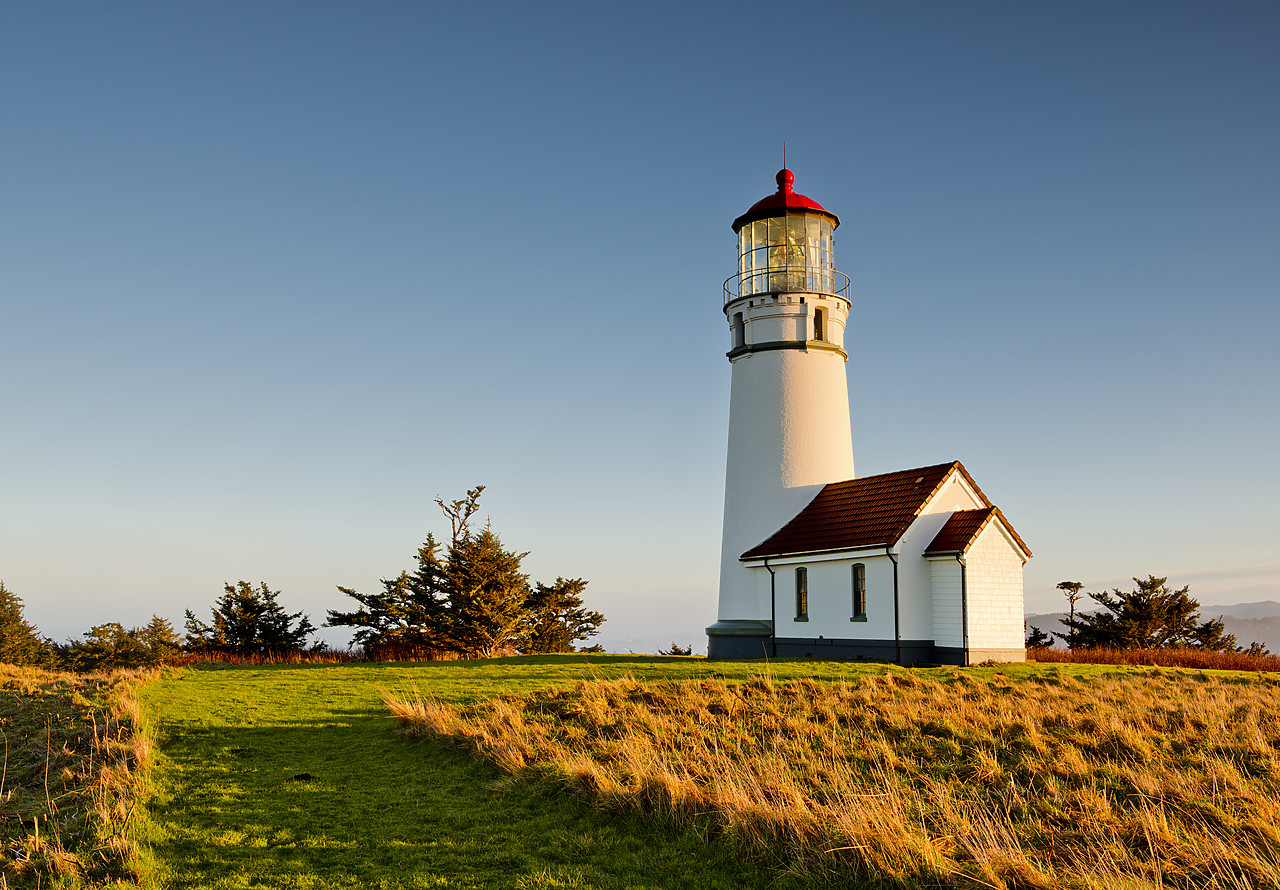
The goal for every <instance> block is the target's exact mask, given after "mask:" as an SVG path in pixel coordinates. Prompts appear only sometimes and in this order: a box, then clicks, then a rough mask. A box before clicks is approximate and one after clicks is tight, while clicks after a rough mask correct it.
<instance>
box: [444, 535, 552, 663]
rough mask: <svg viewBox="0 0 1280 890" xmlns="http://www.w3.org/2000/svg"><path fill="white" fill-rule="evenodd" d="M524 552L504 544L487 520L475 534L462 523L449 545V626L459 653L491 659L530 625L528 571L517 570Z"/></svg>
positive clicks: (522, 633)
mask: <svg viewBox="0 0 1280 890" xmlns="http://www.w3.org/2000/svg"><path fill="white" fill-rule="evenodd" d="M527 555H528V554H526V553H515V552H512V551H510V550H507V549H505V548H504V547H503V546H502V541H500V540H499V539H498V536H497V534H495V533H494V531H493V529H492V528H491V527H490V526H488V525H486V526H485V527H484V528H483V529H482V530H481V531H480V532H479V533H472V532H471V531H469V530H466V529H465V528H464V531H463V534H462V536H461V537H460V538H458V539H457V540H455V541H454V543H453V544H452V546H450V548H449V561H448V563H447V565H446V566H445V584H446V589H447V590H448V592H449V610H448V621H447V628H448V634H449V637H450V640H451V642H452V643H453V645H454V647H455V648H456V649H457V650H458V651H459V652H460V653H462V654H463V655H466V656H469V657H471V658H492V657H494V656H495V655H499V654H501V653H502V652H503V650H504V649H506V648H508V647H511V646H512V645H513V644H514V643H515V642H516V641H517V640H519V639H520V638H521V637H523V636H525V635H527V634H528V633H529V631H530V630H531V629H532V626H533V613H532V610H531V609H530V608H529V602H528V600H529V576H528V575H526V574H523V573H522V572H521V571H520V563H521V561H522V560H523V559H524V558H525V557H526V556H527Z"/></svg>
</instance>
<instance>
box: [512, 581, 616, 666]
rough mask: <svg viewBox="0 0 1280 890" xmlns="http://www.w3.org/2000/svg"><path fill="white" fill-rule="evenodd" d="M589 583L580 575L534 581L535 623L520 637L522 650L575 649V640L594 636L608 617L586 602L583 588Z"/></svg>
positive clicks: (530, 602) (531, 598)
mask: <svg viewBox="0 0 1280 890" xmlns="http://www.w3.org/2000/svg"><path fill="white" fill-rule="evenodd" d="M586 586H587V582H586V581H584V580H582V579H581V578H573V579H569V578H557V579H556V583H554V584H535V585H534V587H533V590H532V591H531V592H530V594H529V598H528V605H529V608H530V610H531V611H532V612H533V626H532V627H531V629H530V630H529V633H528V634H527V635H526V636H525V638H524V639H523V640H522V641H521V643H520V651H521V652H523V653H526V654H529V655H535V654H541V653H547V652H572V651H573V644H574V643H575V642H576V641H578V640H585V639H586V638H587V637H590V636H594V635H595V633H596V631H598V630H599V629H600V625H602V624H604V621H605V618H604V616H603V615H601V614H600V613H599V612H591V611H588V610H587V609H586V608H585V607H584V606H583V604H582V591H583V589H585V588H586Z"/></svg>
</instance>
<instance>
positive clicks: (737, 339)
mask: <svg viewBox="0 0 1280 890" xmlns="http://www.w3.org/2000/svg"><path fill="white" fill-rule="evenodd" d="M746 345H747V325H746V323H745V322H744V321H743V320H742V313H741V312H735V313H733V348H734V349H738V348H739V347H742V346H746Z"/></svg>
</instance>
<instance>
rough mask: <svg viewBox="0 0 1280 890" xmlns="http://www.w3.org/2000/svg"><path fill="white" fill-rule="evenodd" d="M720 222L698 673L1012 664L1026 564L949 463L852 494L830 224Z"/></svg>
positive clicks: (786, 174) (838, 283)
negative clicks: (704, 646) (709, 543)
mask: <svg viewBox="0 0 1280 890" xmlns="http://www.w3.org/2000/svg"><path fill="white" fill-rule="evenodd" d="M777 179H778V191H777V193H776V194H774V195H771V196H769V197H767V198H765V199H764V200H762V201H759V202H757V203H756V204H755V205H754V206H752V208H751V209H750V210H748V211H747V213H745V214H743V215H742V216H740V217H739V218H738V219H737V220H735V221H734V226H733V228H734V231H735V232H736V233H737V234H738V235H739V269H738V273H737V274H736V275H734V276H730V279H729V281H728V282H726V284H725V305H724V311H725V316H726V318H727V319H728V321H729V329H730V337H731V341H730V342H731V348H730V350H729V352H728V358H729V361H730V363H731V365H732V390H731V395H730V409H729V450H728V464H727V468H726V475H725V512H724V537H723V542H722V552H721V570H720V607H719V620H718V621H716V623H715V624H713V625H712V626H711V627H708V628H707V636H708V640H709V646H708V654H709V655H710V656H711V657H713V658H760V657H774V656H783V657H785V656H801V657H804V656H812V657H815V658H867V659H876V660H888V661H895V662H897V663H899V664H911V663H949V664H970V663H975V662H981V661H986V660H988V659H990V660H996V661H1022V660H1023V658H1024V653H1025V649H1024V646H1023V627H1022V614H1023V603H1022V566H1023V564H1024V563H1025V562H1026V561H1027V560H1028V559H1030V557H1031V551H1030V550H1029V549H1028V548H1027V547H1026V545H1025V544H1024V543H1023V542H1022V539H1021V538H1019V537H1018V533H1017V532H1016V531H1014V529H1013V526H1011V525H1010V524H1009V522H1008V521H1007V520H1006V519H1005V518H1004V516H1003V515H1002V514H1001V513H1000V511H999V510H998V509H997V508H996V507H995V506H994V505H993V504H992V503H991V502H990V501H989V500H987V498H986V496H985V495H984V494H983V493H982V491H981V489H979V488H978V486H977V484H976V483H975V482H974V481H973V479H972V478H971V477H970V476H969V474H968V472H967V471H966V470H965V468H964V467H963V466H962V465H961V464H960V463H959V462H958V461H955V462H952V463H946V464H938V465H936V466H931V467H923V468H920V469H915V470H901V471H898V472H895V473H884V474H881V475H878V476H867V477H864V478H861V479H859V478H856V477H854V473H853V448H852V435H851V427H850V418H849V401H848V383H847V380H846V377H845V362H846V361H847V354H846V353H845V350H844V333H845V330H846V328H847V327H848V326H849V325H850V324H851V321H850V314H851V313H850V310H851V308H852V304H851V302H850V299H849V280H848V278H847V277H846V276H844V275H843V274H842V273H840V272H837V271H836V270H835V268H834V230H835V228H836V226H838V225H839V224H840V222H839V219H838V218H837V217H836V216H835V214H833V213H831V212H829V211H827V210H826V209H825V208H823V207H822V206H821V205H820V204H818V203H817V202H815V201H813V200H812V199H810V198H806V197H805V196H803V195H798V194H796V193H795V192H794V191H792V188H791V184H792V182H793V181H794V176H793V175H792V173H791V171H789V170H785V169H784V170H782V171H780V172H779V173H778V177H777Z"/></svg>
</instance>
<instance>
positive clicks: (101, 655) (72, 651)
mask: <svg viewBox="0 0 1280 890" xmlns="http://www.w3.org/2000/svg"><path fill="white" fill-rule="evenodd" d="M138 634H139V631H138V628H136V627H135V628H133V629H132V630H125V628H124V625H122V624H120V623H119V622H115V621H110V622H107V623H106V624H98V625H95V626H93V627H91V628H90V629H89V632H88V633H87V634H85V635H84V639H82V640H71V641H69V642H68V643H67V645H66V648H65V649H64V650H63V658H64V659H65V660H66V661H67V663H68V665H69V666H70V667H71V669H72V670H75V671H80V672H85V671H97V670H112V669H114V668H133V667H139V666H141V665H144V664H147V663H148V660H149V658H150V655H151V653H150V650H149V649H148V648H147V646H146V645H145V644H144V643H143V642H142V640H140V639H139V638H138Z"/></svg>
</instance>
